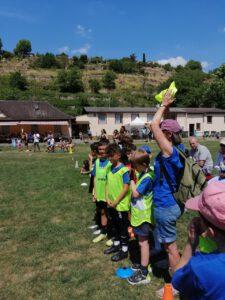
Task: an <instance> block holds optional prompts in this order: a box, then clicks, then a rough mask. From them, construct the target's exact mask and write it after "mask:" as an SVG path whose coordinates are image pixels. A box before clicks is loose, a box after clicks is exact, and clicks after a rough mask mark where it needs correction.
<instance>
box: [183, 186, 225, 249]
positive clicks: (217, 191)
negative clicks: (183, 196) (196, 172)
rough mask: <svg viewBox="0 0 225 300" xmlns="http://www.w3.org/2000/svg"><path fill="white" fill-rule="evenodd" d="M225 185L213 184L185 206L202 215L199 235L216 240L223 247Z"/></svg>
mask: <svg viewBox="0 0 225 300" xmlns="http://www.w3.org/2000/svg"><path fill="white" fill-rule="evenodd" d="M224 199H225V184H224V183H223V182H211V183H209V185H208V186H207V187H206V188H205V189H204V191H203V192H202V193H201V194H200V195H199V196H196V197H194V198H191V199H189V200H188V201H187V202H186V204H185V206H186V208H188V209H191V210H195V211H198V212H199V214H200V220H199V221H200V224H198V230H199V233H200V234H201V235H203V236H207V237H210V238H212V239H213V240H215V242H216V243H217V244H218V245H219V246H221V245H224V243H225V201H224Z"/></svg>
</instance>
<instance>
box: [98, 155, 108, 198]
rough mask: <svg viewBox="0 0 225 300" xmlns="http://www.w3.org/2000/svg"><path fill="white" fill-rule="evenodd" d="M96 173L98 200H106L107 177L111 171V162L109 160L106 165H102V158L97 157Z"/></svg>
mask: <svg viewBox="0 0 225 300" xmlns="http://www.w3.org/2000/svg"><path fill="white" fill-rule="evenodd" d="M95 166H96V170H95V171H96V173H95V194H96V198H97V201H106V199H105V192H106V177H107V174H108V172H109V171H110V167H111V163H110V162H108V163H107V164H106V166H104V167H100V159H99V158H98V159H96V162H95Z"/></svg>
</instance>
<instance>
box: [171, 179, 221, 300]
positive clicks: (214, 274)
mask: <svg viewBox="0 0 225 300" xmlns="http://www.w3.org/2000/svg"><path fill="white" fill-rule="evenodd" d="M224 199H225V184H224V183H221V182H213V183H210V184H209V185H208V186H207V187H206V188H205V190H204V192H203V193H202V194H201V195H199V196H197V197H195V198H192V199H189V200H188V201H187V202H186V208H188V209H191V210H195V211H198V212H199V217H197V218H194V219H193V220H192V221H191V223H190V225H189V230H188V240H187V244H186V247H185V249H184V252H183V255H182V257H181V259H180V261H179V263H178V264H177V265H176V267H175V271H176V272H175V273H174V275H173V280H172V284H173V286H174V287H175V288H176V289H177V290H179V292H180V294H181V296H182V297H184V298H185V299H189V300H198V299H199V300H200V299H205V300H207V299H208V300H213V299H215V300H219V299H221V300H222V299H225V296H224V295H225V294H224V283H225V201H224ZM200 236H201V237H204V238H208V239H211V240H212V241H213V242H214V243H215V244H216V245H217V251H215V252H211V253H201V252H197V251H196V249H197V247H198V244H199V238H200ZM182 299H183V298H182Z"/></svg>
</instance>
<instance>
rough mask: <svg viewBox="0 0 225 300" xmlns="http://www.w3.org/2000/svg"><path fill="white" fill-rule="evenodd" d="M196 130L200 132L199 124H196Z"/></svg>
mask: <svg viewBox="0 0 225 300" xmlns="http://www.w3.org/2000/svg"><path fill="white" fill-rule="evenodd" d="M196 130H197V131H200V130H201V124H200V123H197V124H196Z"/></svg>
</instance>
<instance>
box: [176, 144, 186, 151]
mask: <svg viewBox="0 0 225 300" xmlns="http://www.w3.org/2000/svg"><path fill="white" fill-rule="evenodd" d="M177 148H178V149H180V150H181V151H182V152H184V153H185V151H186V148H185V146H184V144H182V143H180V144H179V145H177Z"/></svg>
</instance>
